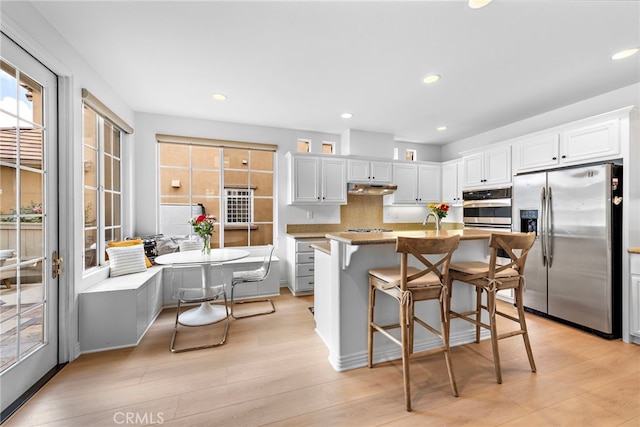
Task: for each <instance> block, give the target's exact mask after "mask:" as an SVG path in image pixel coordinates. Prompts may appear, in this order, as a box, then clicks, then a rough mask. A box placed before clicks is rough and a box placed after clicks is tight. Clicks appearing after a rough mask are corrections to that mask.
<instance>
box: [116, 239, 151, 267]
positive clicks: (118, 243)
mask: <svg viewBox="0 0 640 427" xmlns="http://www.w3.org/2000/svg"><path fill="white" fill-rule="evenodd" d="M142 244H144V242H143V241H142V239H140V238H137V239H131V240H115V241H113V242H108V243H107V247H108V248H123V247H126V246H135V245H142ZM107 259H109V257H108V256H107ZM144 263H145V265H146V266H147V268H149V267H151V266H152V265H153V264H152V263H151V261H149V258H147V255H145V256H144Z"/></svg>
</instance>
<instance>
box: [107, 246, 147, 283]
mask: <svg viewBox="0 0 640 427" xmlns="http://www.w3.org/2000/svg"><path fill="white" fill-rule="evenodd" d="M107 253H108V254H109V267H110V270H109V276H110V277H116V276H122V275H123V274H131V273H139V272H141V271H145V270H146V269H147V265H146V263H145V262H144V247H143V245H134V246H124V247H114V248H107Z"/></svg>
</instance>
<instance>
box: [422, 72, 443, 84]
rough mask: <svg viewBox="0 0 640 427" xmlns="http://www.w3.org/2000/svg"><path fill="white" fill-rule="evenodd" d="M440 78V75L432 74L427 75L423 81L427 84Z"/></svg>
mask: <svg viewBox="0 0 640 427" xmlns="http://www.w3.org/2000/svg"><path fill="white" fill-rule="evenodd" d="M438 80H440V75H438V74H431V75H430V76H427V77H425V78H424V79H423V80H422V81H423V82H424V83H426V84H431V83H435V82H437V81H438Z"/></svg>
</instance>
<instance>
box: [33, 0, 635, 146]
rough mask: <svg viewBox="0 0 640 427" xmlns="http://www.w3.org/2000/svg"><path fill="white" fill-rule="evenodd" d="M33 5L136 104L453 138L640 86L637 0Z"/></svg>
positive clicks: (302, 125) (303, 125) (410, 137)
mask: <svg viewBox="0 0 640 427" xmlns="http://www.w3.org/2000/svg"><path fill="white" fill-rule="evenodd" d="M34 5H35V7H36V8H37V9H38V10H39V11H40V13H42V15H43V16H44V17H45V18H46V19H47V20H48V21H49V22H51V24H52V25H53V26H54V27H55V28H56V29H57V30H58V31H59V32H60V33H61V34H62V36H63V37H64V38H65V39H67V40H68V41H69V43H70V44H71V45H72V46H73V47H74V48H75V49H76V50H77V51H78V52H80V54H81V55H82V56H83V57H84V58H86V60H87V61H88V62H89V63H90V64H91V65H92V67H93V68H94V69H95V70H96V71H97V72H98V73H99V74H100V75H101V76H102V77H103V78H104V80H106V81H107V82H108V83H109V84H110V85H111V86H112V87H113V89H115V91H116V92H118V93H119V94H120V95H121V97H122V98H123V99H124V101H125V102H127V103H128V104H129V105H130V106H131V108H132V109H133V110H134V111H138V112H148V113H158V114H168V115H173V116H184V117H195V118H203V119H212V120H220V121H228V122H236V123H248V124H256V125H264V126H274V127H281V128H292V129H301V130H312V131H318V132H328V133H341V132H343V131H344V130H346V129H357V130H366V131H372V132H382V133H388V134H393V135H394V136H395V138H396V139H397V140H402V141H410V142H427V143H436V144H442V143H448V142H452V141H456V140H459V139H461V138H464V137H468V136H472V135H475V134H478V133H481V132H483V131H486V130H489V129H493V128H496V127H499V126H502V125H505V124H508V123H512V122H514V121H518V120H521V119H524V118H527V117H531V116H534V115H537V114H540V113H542V112H545V111H549V110H551V109H554V108H558V107H561V106H564V105H568V104H571V103H573V102H576V101H579V100H582V99H586V98H588V97H591V96H595V95H598V94H601V93H604V92H608V91H611V90H614V89H617V88H620V87H624V86H627V85H630V84H633V83H636V82H639V81H640V55H635V56H634V57H631V58H628V59H625V60H621V61H612V60H610V59H609V58H610V57H611V55H612V54H613V53H615V52H616V51H618V50H621V49H623V48H629V47H637V46H640V2H639V1H631V0H627V1H592V0H589V1H585V0H550V1H542V0H520V1H518V0H495V1H494V2H493V3H492V4H490V5H489V6H488V7H486V8H484V9H479V10H472V9H470V8H469V7H467V5H466V2H465V1H463V0H446V1H410V2H401V1H394V2H381V1H375V2H374V1H343V2H330V1H314V2H310V1H305V2H302V1H286V2H269V1H257V2H248V1H234V2H219V1H197V2H187V1H167V0H163V1H159V2H155V1H117V2H114V1H104V2H97V1H80V2H77V1H71V2H60V1H42V2H34ZM431 73H437V74H440V75H442V79H441V80H440V81H439V82H438V83H436V84H433V85H429V86H428V85H425V84H424V83H422V79H423V78H424V77H425V76H426V75H428V74H431ZM214 93H223V94H225V95H226V96H227V97H228V99H227V100H226V101H223V102H220V101H215V100H213V99H212V94H214ZM639 97H640V95H639ZM347 111H348V112H351V113H353V118H352V119H349V120H346V119H342V118H341V117H340V114H341V113H343V112H347ZM440 125H446V126H448V127H449V129H448V130H447V131H445V132H438V131H436V130H435V128H436V127H437V126H440Z"/></svg>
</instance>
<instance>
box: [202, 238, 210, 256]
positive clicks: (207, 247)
mask: <svg viewBox="0 0 640 427" xmlns="http://www.w3.org/2000/svg"><path fill="white" fill-rule="evenodd" d="M202 243H203V245H202V254H203V255H209V254H210V253H211V235H210V234H206V235H204V236H202Z"/></svg>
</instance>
